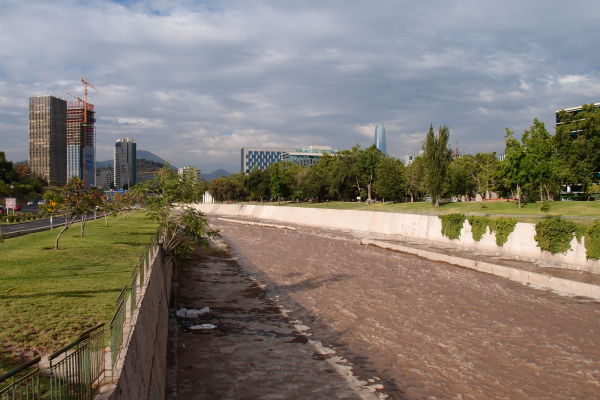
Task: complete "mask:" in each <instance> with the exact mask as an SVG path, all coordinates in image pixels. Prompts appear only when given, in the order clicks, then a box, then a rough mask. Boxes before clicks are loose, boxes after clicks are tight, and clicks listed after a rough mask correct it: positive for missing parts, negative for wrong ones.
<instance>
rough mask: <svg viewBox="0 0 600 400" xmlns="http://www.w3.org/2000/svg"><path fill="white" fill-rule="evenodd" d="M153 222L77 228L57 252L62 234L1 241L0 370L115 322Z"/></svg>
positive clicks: (138, 217)
mask: <svg viewBox="0 0 600 400" xmlns="http://www.w3.org/2000/svg"><path fill="white" fill-rule="evenodd" d="M155 230H156V223H155V222H154V221H152V220H151V219H150V218H148V217H147V216H146V215H145V214H144V213H143V212H137V213H134V214H132V215H130V216H129V217H128V218H127V220H124V218H123V216H121V218H120V222H119V223H118V224H117V222H116V218H115V217H109V227H108V229H107V230H105V228H104V219H103V218H101V219H98V220H96V221H88V222H87V224H86V232H85V237H83V238H82V237H79V232H80V226H79V225H78V224H77V225H75V224H74V225H73V226H72V227H71V228H70V229H69V230H68V231H66V232H65V234H64V235H63V237H62V239H61V242H60V247H61V250H58V251H57V250H53V246H54V239H55V237H56V235H57V233H58V230H57V229H55V230H53V231H45V232H39V233H33V234H29V235H25V236H20V237H16V238H12V239H6V240H5V241H4V243H0V327H1V329H0V372H2V371H3V370H4V371H5V370H7V369H10V368H11V367H13V366H15V364H18V363H19V362H20V361H21V360H22V359H23V358H31V357H32V356H33V352H34V351H35V352H37V353H40V354H45V353H46V352H50V351H55V350H58V349H59V348H60V347H61V346H63V345H65V344H67V343H69V342H71V341H72V340H73V339H75V338H76V337H77V336H78V335H79V334H80V333H81V332H83V331H84V330H85V329H86V328H90V327H92V326H94V325H96V324H98V323H101V322H106V323H107V324H108V323H109V322H110V319H111V318H112V313H113V309H114V303H115V300H116V298H117V296H118V294H119V291H120V290H121V289H122V288H123V286H125V284H127V283H128V281H129V279H130V276H131V275H130V274H131V270H132V268H133V267H134V266H136V265H137V263H138V261H139V258H140V255H141V253H142V251H143V248H144V246H145V245H146V243H147V242H148V240H149V239H150V237H151V236H152V234H153V233H154V232H155Z"/></svg>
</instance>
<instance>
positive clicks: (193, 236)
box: [136, 167, 219, 266]
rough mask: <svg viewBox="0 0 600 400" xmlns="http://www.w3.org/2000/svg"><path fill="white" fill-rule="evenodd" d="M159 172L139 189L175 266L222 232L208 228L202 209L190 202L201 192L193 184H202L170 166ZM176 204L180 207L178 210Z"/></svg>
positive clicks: (197, 199)
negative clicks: (183, 175)
mask: <svg viewBox="0 0 600 400" xmlns="http://www.w3.org/2000/svg"><path fill="white" fill-rule="evenodd" d="M159 172H160V173H159V174H157V175H156V176H155V177H154V178H153V179H151V180H149V181H146V182H144V183H142V184H139V187H138V188H137V189H136V191H137V193H138V194H143V195H144V199H145V203H146V206H147V212H148V214H149V215H150V216H152V217H153V218H154V219H156V221H157V222H158V225H159V229H160V231H161V236H162V248H163V250H164V251H165V254H166V256H167V257H168V258H169V259H171V260H172V261H173V263H174V264H175V265H176V266H182V265H184V264H185V263H187V262H188V261H189V260H190V259H191V256H192V254H193V252H194V249H195V247H196V246H197V245H200V246H203V247H206V246H208V243H209V239H211V238H214V237H217V236H218V235H219V233H218V231H216V230H212V229H210V228H209V226H208V220H207V219H206V218H204V215H203V214H202V213H201V212H200V211H198V210H196V209H195V208H194V207H191V206H189V205H188V204H190V203H195V202H198V201H199V200H200V199H201V196H202V191H201V190H200V189H197V188H194V187H190V186H195V185H198V186H199V185H201V184H200V183H198V182H195V180H193V181H192V180H185V179H180V177H179V176H178V175H177V173H176V172H175V171H173V169H171V168H170V167H164V168H162V169H161V170H160V171H159ZM136 186H137V185H136ZM176 205H179V210H175V206H176Z"/></svg>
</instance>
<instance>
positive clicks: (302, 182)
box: [294, 167, 321, 200]
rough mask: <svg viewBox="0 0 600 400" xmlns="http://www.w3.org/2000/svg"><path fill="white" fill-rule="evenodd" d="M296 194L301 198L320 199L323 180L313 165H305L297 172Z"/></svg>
mask: <svg viewBox="0 0 600 400" xmlns="http://www.w3.org/2000/svg"><path fill="white" fill-rule="evenodd" d="M295 180H296V182H295V185H294V186H295V193H294V196H295V197H296V198H298V199H300V200H318V198H319V193H320V192H321V181H320V179H319V176H318V174H317V172H316V171H315V170H314V169H313V168H311V167H304V168H301V169H299V170H298V171H297V172H296V176H295Z"/></svg>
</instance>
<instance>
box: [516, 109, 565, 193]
mask: <svg viewBox="0 0 600 400" xmlns="http://www.w3.org/2000/svg"><path fill="white" fill-rule="evenodd" d="M521 141H522V143H523V153H524V155H523V160H522V169H523V171H525V172H526V177H527V183H528V188H529V189H530V190H531V189H534V190H535V189H537V190H538V191H539V195H540V201H544V195H545V196H546V199H547V200H552V195H551V194H550V192H551V191H555V190H557V189H558V173H557V172H558V165H557V158H556V152H555V148H554V145H553V141H552V137H551V136H550V133H548V131H547V130H546V127H545V126H544V123H543V122H541V121H539V120H538V119H534V120H533V124H532V125H531V128H530V129H529V130H526V131H525V132H524V133H523V137H522V139H521Z"/></svg>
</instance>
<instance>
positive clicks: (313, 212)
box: [194, 204, 600, 273]
mask: <svg viewBox="0 0 600 400" xmlns="http://www.w3.org/2000/svg"><path fill="white" fill-rule="evenodd" d="M194 206H195V207H196V208H197V209H199V210H200V211H202V212H204V213H207V214H215V215H229V216H240V217H249V218H255V219H261V220H272V221H278V222H284V223H293V224H301V225H308V226H315V227H323V228H330V229H341V230H350V231H363V232H371V233H378V234H387V235H398V236H402V237H405V238H407V239H411V240H419V241H426V242H437V243H440V244H445V245H451V246H456V247H458V248H461V249H465V250H472V251H479V252H482V253H486V254H492V255H499V256H502V257H507V258H516V259H521V260H527V261H536V262H540V264H541V265H544V266H552V267H559V268H568V269H576V270H582V271H589V272H593V273H600V261H595V260H587V259H586V251H585V246H584V244H583V240H585V239H583V240H582V243H579V242H577V239H575V238H573V240H572V242H571V250H569V251H567V252H566V253H565V254H551V253H549V252H547V251H542V250H541V249H540V248H539V247H538V246H537V242H536V241H535V239H534V235H535V225H534V224H528V223H517V225H516V227H515V230H514V231H513V232H512V233H511V234H510V236H509V237H508V241H507V242H506V243H505V244H504V246H501V247H500V246H498V245H496V238H495V235H494V234H491V233H489V231H488V232H487V233H486V234H485V235H484V236H483V238H482V239H481V240H480V241H479V242H477V241H475V240H474V239H473V237H472V235H471V225H470V224H469V223H468V221H465V224H464V226H463V229H462V231H461V236H460V238H459V239H457V240H450V239H448V238H447V237H444V236H442V233H441V231H442V221H441V220H440V219H439V218H438V217H437V216H432V215H422V214H401V213H385V212H377V211H355V210H331V209H321V208H303V207H279V206H260V205H249V204H195V205H194Z"/></svg>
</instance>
